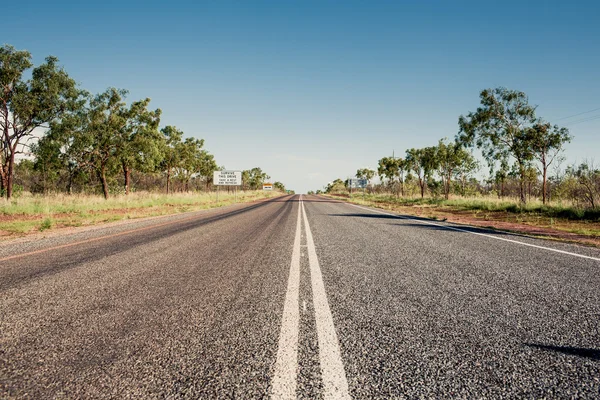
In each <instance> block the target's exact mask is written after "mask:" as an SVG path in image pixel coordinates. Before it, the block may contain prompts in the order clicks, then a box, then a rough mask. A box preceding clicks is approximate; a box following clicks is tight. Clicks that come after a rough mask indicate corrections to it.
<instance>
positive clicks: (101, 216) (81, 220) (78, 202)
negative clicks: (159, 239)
mask: <svg viewBox="0 0 600 400" xmlns="http://www.w3.org/2000/svg"><path fill="white" fill-rule="evenodd" d="M280 194H281V193H279V192H265V191H246V192H238V193H237V195H234V193H227V192H225V191H220V192H219V198H218V201H217V196H216V193H215V192H212V193H206V192H202V193H191V192H190V193H175V194H170V195H166V194H160V193H149V192H137V193H132V194H130V195H128V196H125V195H121V196H115V197H111V198H109V199H108V200H105V199H104V198H102V197H100V196H92V195H64V194H58V195H50V196H37V195H35V196H34V195H31V194H23V195H22V196H20V197H19V198H16V199H11V200H10V201H6V200H0V235H1V236H5V237H6V236H15V235H23V234H27V233H30V232H35V231H43V230H48V229H55V228H61V227H70V226H85V225H94V224H98V223H103V222H111V221H117V220H122V219H133V218H142V217H149V216H158V215H167V214H175V213H179V212H186V211H196V210H202V209H207V208H215V207H221V206H225V205H228V204H233V203H234V202H235V201H237V202H249V201H254V200H258V199H264V198H270V197H276V196H278V195H280Z"/></svg>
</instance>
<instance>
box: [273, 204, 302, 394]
mask: <svg viewBox="0 0 600 400" xmlns="http://www.w3.org/2000/svg"><path fill="white" fill-rule="evenodd" d="M300 199H302V195H300ZM301 216H302V209H301V208H300V207H298V220H297V222H296V236H295V238H294V247H293V250H292V261H291V265H290V274H289V278H288V286H287V292H286V294H285V303H284V306H283V317H282V319H281V333H280V334H279V347H278V350H277V359H276V361H275V371H274V373H273V381H272V386H271V398H273V399H296V397H297V396H296V386H297V376H298V334H299V325H300V309H299V306H300V304H299V291H300V238H301V233H302V217H301Z"/></svg>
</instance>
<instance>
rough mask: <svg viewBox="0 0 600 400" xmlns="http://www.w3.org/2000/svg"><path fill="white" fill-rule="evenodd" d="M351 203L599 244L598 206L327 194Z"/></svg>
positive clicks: (504, 200) (442, 219)
mask: <svg viewBox="0 0 600 400" xmlns="http://www.w3.org/2000/svg"><path fill="white" fill-rule="evenodd" d="M327 196H329V197H332V198H335V199H340V200H345V201H348V202H351V203H354V204H361V205H367V206H372V207H377V208H381V209H384V210H389V211H394V212H397V213H401V214H406V215H414V216H418V217H425V218H431V219H434V220H438V221H446V220H447V221H450V222H457V223H464V224H468V225H475V226H481V227H488V228H494V229H499V230H505V231H511V232H519V233H526V234H532V235H536V236H549V237H551V238H553V239H557V240H567V241H573V242H578V243H584V244H592V245H596V246H600V209H595V210H584V209H578V208H576V207H573V206H571V205H569V204H551V205H548V204H546V205H544V204H541V203H540V202H538V201H531V202H529V203H527V204H525V205H520V204H519V201H518V200H517V199H508V200H507V199H496V198H456V199H449V200H445V199H435V198H424V199H421V198H402V197H400V198H398V197H396V196H393V195H384V194H367V195H365V196H363V195H362V194H361V193H359V194H353V195H351V196H349V195H347V194H342V195H327Z"/></svg>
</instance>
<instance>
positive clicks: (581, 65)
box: [0, 0, 600, 192]
mask: <svg viewBox="0 0 600 400" xmlns="http://www.w3.org/2000/svg"><path fill="white" fill-rule="evenodd" d="M488 3H490V4H488ZM3 14H5V16H6V17H7V18H3V24H2V25H3V26H2V35H1V36H0V43H8V44H11V45H13V46H15V47H16V48H18V49H27V50H29V51H31V52H32V54H33V56H34V61H35V63H36V64H37V63H39V62H41V61H42V60H43V58H44V57H45V56H47V55H49V54H52V55H55V56H57V57H59V59H60V61H61V63H62V64H63V65H64V66H65V69H66V70H67V71H68V72H69V74H70V75H71V76H73V77H74V78H75V79H76V80H77V81H78V82H79V83H80V84H81V86H82V87H83V88H85V89H87V90H89V91H91V92H94V93H97V92H100V91H103V90H104V89H106V88H107V87H110V86H114V87H118V88H125V89H128V90H129V91H130V95H129V100H136V99H139V98H145V97H150V98H152V106H153V107H158V108H161V109H162V110H163V114H162V124H163V125H176V126H177V127H179V128H180V129H183V130H184V132H185V133H186V135H187V136H195V137H199V138H204V139H205V145H206V148H207V149H208V150H209V151H210V152H212V153H213V154H214V155H215V157H216V159H217V162H218V163H219V164H220V165H224V166H226V167H227V168H228V169H248V168H252V167H255V166H260V167H262V168H263V170H265V171H266V172H267V173H269V174H270V175H271V176H272V178H273V180H280V181H282V182H284V183H285V184H286V186H287V187H288V188H291V189H295V190H296V191H298V192H306V191H308V190H315V189H319V188H322V187H323V185H325V184H326V183H327V182H329V181H331V180H333V179H335V178H338V177H340V178H346V177H348V176H352V175H353V174H354V173H355V171H356V169H358V168H361V167H372V168H375V167H376V165H377V160H378V159H380V158H381V157H383V156H386V155H391V154H392V151H395V153H396V155H401V154H403V153H404V151H405V150H406V149H407V148H411V147H423V146H429V145H434V144H435V143H437V141H438V139H440V138H442V137H448V138H453V137H454V135H455V134H456V132H457V120H458V116H459V115H460V114H466V113H468V112H469V111H472V110H475V109H476V108H477V106H478V94H479V91H480V90H481V89H484V88H488V87H497V86H505V87H508V88H511V89H518V90H522V91H524V92H526V93H527V94H528V95H529V99H530V103H532V104H536V105H538V106H539V107H538V115H539V116H542V117H544V118H545V119H547V120H549V121H550V122H556V123H559V124H563V125H565V126H567V127H569V128H570V130H571V133H572V134H573V135H574V137H575V138H574V141H573V142H572V143H571V144H569V145H568V147H567V152H566V155H567V157H568V162H578V161H581V160H583V159H585V158H594V157H596V158H599V157H598V156H600V154H599V149H600V119H596V120H590V121H587V122H579V123H575V122H576V121H580V120H582V119H584V118H586V117H593V116H597V115H600V110H599V111H595V112H591V113H587V114H584V115H582V116H579V117H574V118H570V119H569V118H567V119H563V118H564V117H568V116H571V115H574V114H577V113H581V112H585V111H589V110H592V109H596V108H600V79H599V74H600V51H599V48H600V24H599V23H598V21H599V20H600V5H599V3H597V2H594V1H579V2H577V1H575V2H566V1H565V2H552V1H541V2H534V1H527V2H522V1H503V2H494V3H491V2H483V1H478V2H472V1H468V2H467V1H414V2H409V1H406V2H404V1H343V2H342V1H291V0H290V1H286V0H279V1H275V0H274V1H237V2H231V1H216V0H215V1H204V2H202V1H200V2H179V1H170V2H151V1H144V2H127V1H119V2H116V1H105V2H102V3H91V2H79V1H78V2H60V1H56V2H45V1H44V2H36V1H29V2H13V3H12V4H11V5H9V6H5V7H4V10H3ZM570 123H572V125H571V124H570ZM598 161H600V160H598Z"/></svg>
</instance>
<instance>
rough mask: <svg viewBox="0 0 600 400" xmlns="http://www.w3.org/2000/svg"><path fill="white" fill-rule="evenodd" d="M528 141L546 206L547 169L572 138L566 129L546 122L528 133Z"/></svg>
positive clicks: (537, 124)
mask: <svg viewBox="0 0 600 400" xmlns="http://www.w3.org/2000/svg"><path fill="white" fill-rule="evenodd" d="M527 133H528V140H529V142H530V145H531V148H532V150H533V157H534V158H535V159H536V160H537V161H538V162H539V164H540V165H539V167H538V169H539V171H540V173H541V174H542V203H543V204H546V198H547V195H548V189H547V181H548V167H550V165H551V164H552V163H553V162H554V161H555V160H556V159H557V157H558V156H559V155H560V153H561V152H562V151H563V146H564V145H565V144H566V143H568V142H570V141H571V139H572V138H573V137H572V136H571V135H570V134H569V130H568V129H567V128H560V127H558V126H557V125H554V126H552V125H550V123H548V122H543V121H539V122H538V123H536V124H535V125H534V126H532V127H531V128H530V129H529V130H528V131H527Z"/></svg>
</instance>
